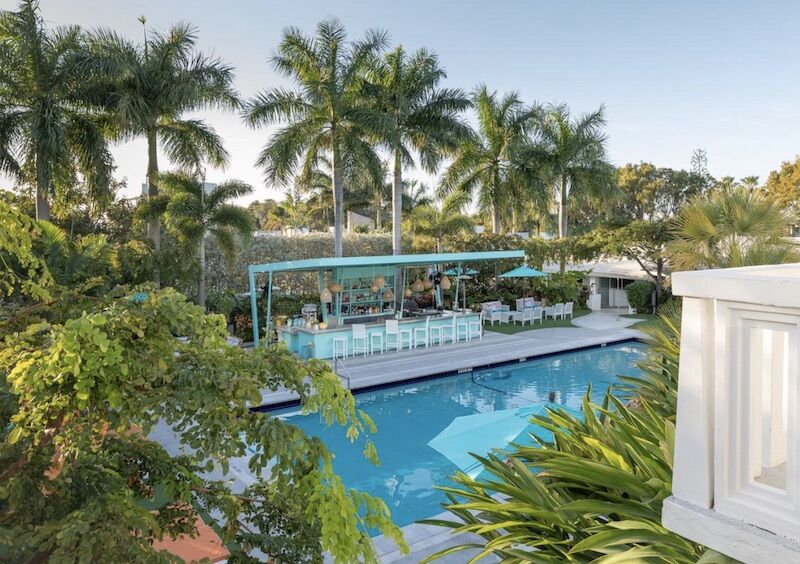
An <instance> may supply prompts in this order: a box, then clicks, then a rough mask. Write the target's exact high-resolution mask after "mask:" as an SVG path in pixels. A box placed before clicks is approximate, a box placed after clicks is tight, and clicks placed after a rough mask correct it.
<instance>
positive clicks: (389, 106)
mask: <svg viewBox="0 0 800 564" xmlns="http://www.w3.org/2000/svg"><path fill="white" fill-rule="evenodd" d="M446 76H447V75H446V73H445V71H444V69H442V68H441V67H440V66H439V57H438V56H437V55H436V54H435V53H432V52H430V51H428V50H426V49H419V50H417V51H415V52H414V53H413V54H411V55H409V54H408V53H406V51H405V49H404V48H403V47H402V46H398V47H397V48H396V49H394V50H393V51H390V52H389V53H387V54H386V55H385V56H384V59H383V60H382V61H381V63H380V64H379V65H378V66H377V67H376V68H375V70H374V73H373V76H372V77H371V78H372V79H373V81H374V84H375V86H377V92H376V97H377V99H378V102H379V104H380V106H381V108H382V109H383V110H384V111H385V112H386V116H385V117H386V118H387V119H386V121H385V122H384V125H383V131H382V132H381V139H382V141H383V144H384V145H385V147H386V148H387V149H388V150H389V152H390V154H391V163H392V164H391V167H392V251H393V253H394V254H396V255H397V254H400V252H401V249H400V245H401V221H402V198H403V167H404V166H405V167H413V166H414V165H415V163H414V156H413V153H414V152H416V153H417V154H418V155H419V162H420V164H421V165H422V168H423V169H424V170H426V171H427V172H434V171H435V170H436V167H437V166H438V165H439V162H440V161H441V158H442V156H443V154H444V153H446V152H448V151H452V150H454V149H455V148H456V147H457V146H458V144H459V143H460V142H461V141H463V140H464V139H465V138H467V137H469V135H470V133H471V132H470V129H469V127H468V126H467V125H466V124H464V123H463V122H462V120H461V119H460V117H459V113H460V112H461V111H463V110H465V109H466V108H468V107H469V106H470V101H469V98H468V97H467V96H466V95H465V94H464V93H463V92H462V91H461V90H458V89H447V88H443V89H439V88H438V86H439V83H440V82H441V80H442V79H444V78H445V77H446Z"/></svg>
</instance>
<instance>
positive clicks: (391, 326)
mask: <svg viewBox="0 0 800 564" xmlns="http://www.w3.org/2000/svg"><path fill="white" fill-rule="evenodd" d="M384 348H385V349H386V350H387V351H388V350H389V349H394V350H396V351H399V350H400V349H401V348H402V347H401V346H400V322H399V321H397V320H396V319H387V320H386V342H385V343H384Z"/></svg>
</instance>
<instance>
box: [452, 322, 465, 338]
mask: <svg viewBox="0 0 800 564" xmlns="http://www.w3.org/2000/svg"><path fill="white" fill-rule="evenodd" d="M462 338H463V339H464V340H465V341H469V322H468V321H459V322H457V323H456V332H455V336H454V337H453V342H454V343H457V342H459V341H460V340H461V339H462Z"/></svg>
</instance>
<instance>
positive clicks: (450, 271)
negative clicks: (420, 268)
mask: <svg viewBox="0 0 800 564" xmlns="http://www.w3.org/2000/svg"><path fill="white" fill-rule="evenodd" d="M444 273H445V274H447V275H448V276H461V275H462V274H466V275H467V276H475V275H476V274H478V271H477V270H475V269H474V268H464V269H456V268H448V269H447V270H445V271H444Z"/></svg>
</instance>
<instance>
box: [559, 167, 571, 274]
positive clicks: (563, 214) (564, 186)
mask: <svg viewBox="0 0 800 564" xmlns="http://www.w3.org/2000/svg"><path fill="white" fill-rule="evenodd" d="M568 198H569V178H568V177H567V176H562V177H561V185H560V186H559V194H558V238H559V239H563V238H564V237H566V236H567V203H568V202H567V200H568ZM559 253H560V258H559V261H558V262H559V270H560V271H561V274H564V273H565V272H566V271H567V257H566V254H565V251H564V247H563V246H562V247H561V248H560V251H559Z"/></svg>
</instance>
